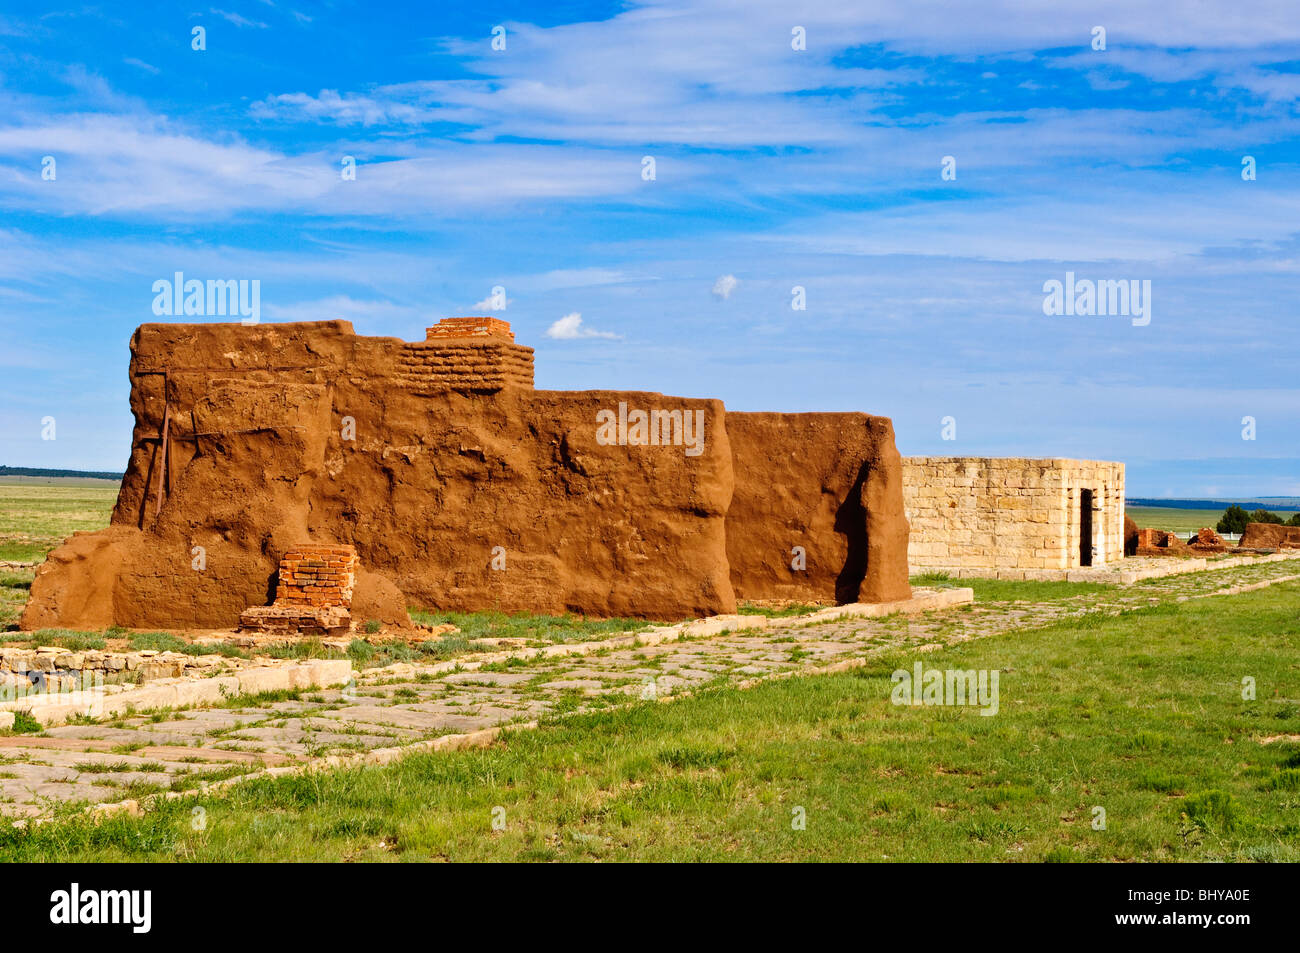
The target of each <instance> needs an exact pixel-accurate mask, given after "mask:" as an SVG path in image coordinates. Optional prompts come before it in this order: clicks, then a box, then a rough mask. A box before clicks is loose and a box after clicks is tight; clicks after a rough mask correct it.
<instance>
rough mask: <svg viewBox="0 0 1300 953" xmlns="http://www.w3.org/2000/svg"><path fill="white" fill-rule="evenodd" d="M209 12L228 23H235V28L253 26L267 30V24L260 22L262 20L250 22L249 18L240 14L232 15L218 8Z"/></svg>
mask: <svg viewBox="0 0 1300 953" xmlns="http://www.w3.org/2000/svg"><path fill="white" fill-rule="evenodd" d="M209 12H210V13H211V14H212V15H213V16H218V17H221V19H223V20H226V21H228V22H230V23H233V24H234V25H235V26H237V27H241V28H242V27H246V26H253V27H257V28H258V29H259V30H265V29H266V24H265V23H263V22H262V21H260V20H250V19H248V17H245V16H241V15H240V14H238V13H230V12H228V11H226V10H218V9H217V8H216V7H213V8H212V9H211V10H210V11H209Z"/></svg>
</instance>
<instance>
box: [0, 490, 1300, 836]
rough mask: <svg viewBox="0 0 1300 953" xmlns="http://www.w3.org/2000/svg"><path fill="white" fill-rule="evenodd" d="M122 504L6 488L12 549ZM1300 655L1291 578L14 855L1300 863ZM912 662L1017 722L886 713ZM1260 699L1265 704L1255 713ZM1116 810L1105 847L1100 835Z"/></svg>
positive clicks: (1, 494) (1067, 592) (1068, 589)
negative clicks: (1251, 695) (978, 686)
mask: <svg viewBox="0 0 1300 953" xmlns="http://www.w3.org/2000/svg"><path fill="white" fill-rule="evenodd" d="M112 497H113V492H112V491H107V490H105V489H103V488H73V487H46V488H33V487H23V486H14V485H4V486H0V532H3V533H5V534H7V536H6V537H5V538H6V539H14V538H22V539H32V538H40V539H41V540H42V541H43V542H42V545H44V541H49V542H50V545H53V544H54V543H57V541H58V540H59V539H62V538H63V536H64V535H66V534H67V533H68V532H70V531H71V530H73V529H93V528H96V527H98V526H103V525H105V524H106V523H107V517H108V511H109V509H110V508H111V504H112ZM1170 512H1177V513H1187V512H1194V511H1170ZM1157 525H1158V524H1157ZM46 548H48V547H46ZM42 552H43V551H42ZM9 558H12V557H9ZM31 576H32V573H31V571H30V570H23V571H18V572H3V573H0V622H11V621H12V620H13V619H15V618H16V616H17V613H18V612H19V611H20V610H21V606H22V602H23V600H24V599H25V598H26V592H27V587H28V586H29V585H30V581H31ZM914 582H915V583H916V584H918V585H940V586H944V585H961V586H967V585H969V586H971V587H973V588H974V589H975V591H976V598H977V600H979V601H980V602H984V603H990V602H1007V601H1016V600H1034V601H1053V600H1057V599H1063V598H1067V597H1069V596H1074V595H1078V594H1080V593H1083V592H1094V591H1099V590H1102V589H1105V588H1108V587H1104V586H1099V585H1087V584H1077V583H1015V582H999V581H994V580H949V579H945V578H941V577H939V576H920V577H916V579H915V580H914ZM752 611H764V612H777V613H779V612H780V610H764V609H757V608H755V609H753V610H752ZM415 615H416V617H417V618H420V619H422V620H424V621H428V622H440V621H454V622H456V623H457V624H458V625H460V626H462V628H463V630H464V631H463V632H462V633H461V634H460V635H459V636H457V638H458V639H459V640H460V642H463V643H464V646H463V647H462V649H458V650H457V651H460V650H463V648H464V647H468V646H470V645H472V644H473V643H472V639H473V638H486V637H491V636H513V637H521V638H525V639H528V640H530V641H531V640H543V641H564V640H571V639H575V638H588V637H600V636H602V635H608V634H610V633H612V632H614V631H615V630H619V631H621V630H623V629H625V628H632V627H635V625H636V624H634V623H630V622H629V620H610V621H608V622H603V623H602V622H597V621H593V620H573V619H565V618H551V617H509V616H500V615H494V614H482V615H457V616H455V617H452V616H443V615H435V614H432V613H430V614H420V613H415ZM14 637H17V634H16V633H15V634H14ZM95 637H96V634H95V633H91V634H83V633H63V634H55V633H45V634H43V635H42V637H41V640H48V641H57V640H59V639H71V640H73V641H74V642H76V640H82V642H85V640H87V639H90V640H92V642H93V639H94V638H95ZM135 638H136V641H139V645H138V646H135V647H155V648H157V647H175V646H173V645H172V643H171V641H169V638H170V637H168V636H165V635H160V634H155V635H153V636H144V635H137V636H136V637H135ZM38 641H40V640H38ZM92 642H85V644H86V645H90V644H92ZM146 643H147V644H146ZM42 644H44V641H43V642H42ZM77 644H81V642H77ZM133 644H134V643H133ZM1298 647H1300V585H1297V584H1296V583H1288V584H1283V585H1278V586H1274V587H1271V588H1269V589H1265V590H1261V591H1257V592H1250V593H1245V594H1242V595H1238V596H1233V597H1220V598H1215V599H1211V600H1197V601H1189V602H1186V603H1181V604H1167V605H1162V606H1159V607H1153V608H1151V609H1146V610H1142V611H1139V612H1134V613H1129V614H1126V615H1122V616H1117V617H1115V616H1104V615H1096V616H1089V617H1088V618H1087V619H1086V620H1085V621H1084V622H1082V623H1081V622H1079V621H1072V622H1071V623H1069V624H1061V625H1057V626H1054V627H1051V628H1047V629H1038V630H1035V631H1033V632H1032V633H1024V632H1020V633H1016V632H1010V633H1006V634H1002V635H997V636H991V637H988V638H984V639H979V640H976V641H972V642H967V643H963V644H960V645H957V646H955V647H949V648H944V649H940V650H938V651H933V652H928V653H925V654H924V655H923V656H921V655H915V654H913V655H903V654H900V655H896V656H893V657H886V658H880V659H877V660H874V661H873V663H872V664H871V667H870V668H866V669H862V670H859V671H856V672H853V673H849V674H838V675H825V676H815V677H807V678H794V679H788V680H784V681H775V682H769V683H766V684H763V685H760V686H758V687H756V688H753V689H750V690H748V691H739V690H736V689H716V690H708V691H704V692H702V693H700V694H698V695H696V696H694V697H689V698H685V699H683V700H680V701H676V702H674V703H672V704H655V703H641V704H637V705H634V706H632V707H630V708H624V709H616V710H610V711H605V712H601V713H598V714H584V715H578V716H574V717H570V718H553V719H551V720H549V721H547V722H544V723H543V726H542V727H541V728H540V729H539V730H537V731H532V732H520V733H517V734H512V735H509V736H507V737H506V739H505V740H503V741H501V742H499V743H498V744H496V745H494V746H493V747H491V748H489V749H485V750H474V751H463V752H453V753H440V754H436V755H413V756H411V757H409V758H406V759H403V760H401V761H399V762H397V763H394V764H392V765H389V766H386V767H371V768H358V769H348V770H336V771H332V772H324V773H317V774H311V775H305V776H298V777H284V778H277V779H266V780H257V781H252V782H249V783H247V784H243V785H238V786H235V787H234V788H231V789H229V790H228V791H227V792H225V793H223V794H220V795H216V794H211V795H197V794H196V795H193V796H187V797H186V798H183V799H180V800H175V801H162V802H159V803H158V804H157V805H156V807H155V808H154V809H151V810H150V811H149V812H148V813H147V814H146V815H145V816H144V817H142V818H138V819H132V818H126V817H115V818H110V819H103V820H100V821H98V822H93V821H91V820H89V819H87V818H85V817H74V818H71V819H65V820H61V821H58V822H56V823H52V824H45V825H34V826H31V827H29V828H13V827H10V826H8V825H0V860H10V861H49V860H63V861H70V860H79V861H111V860H127V861H137V860H147V861H154V860H156V861H169V860H205V861H280V860H323V861H348V860H448V859H450V860H531V861H549V860H663V861H668V860H925V861H943V860H963V861H965V860H972V861H1020V860H1031V861H1033V860H1055V861H1068V860H1094V861H1111V860H1117V861H1126V860H1143V861H1164V860H1170V861H1215V860H1224V861H1233V860H1277V861H1296V860H1300V820H1298V818H1300V675H1298V673H1297V665H1296V661H1295V659H1296V657H1297V648H1298ZM367 651H374V650H373V649H370V648H369V647H367ZM405 651H409V652H415V653H418V652H419V651H420V650H418V649H406V650H405ZM425 654H427V653H425ZM435 654H437V653H435ZM452 654H455V653H452ZM917 659H923V660H924V664H925V665H926V666H927V668H941V669H943V668H955V669H976V670H979V669H996V670H997V671H998V672H999V673H1000V698H999V711H998V714H997V715H995V716H993V717H982V716H981V715H980V714H979V709H978V708H974V707H971V708H956V707H899V706H895V705H893V704H891V703H890V698H889V696H890V689H891V682H890V677H889V676H890V673H891V672H892V671H893V670H894V669H895V668H904V669H907V668H910V666H911V665H912V663H913V662H915V661H916V660H917ZM374 661H375V659H358V662H359V663H360V664H373V663H374ZM1245 677H1250V678H1253V679H1254V680H1255V682H1256V684H1257V686H1258V687H1257V692H1258V697H1257V699H1256V700H1246V699H1244V698H1243V697H1242V679H1243V678H1245ZM1265 739H1274V740H1273V741H1272V743H1269V744H1263V743H1262V742H1263V741H1264V740H1265ZM196 807H202V808H203V809H204V812H205V819H206V826H205V828H204V829H203V830H197V831H196V830H194V825H193V817H194V814H193V811H194V809H195V808H196ZM1097 808H1102V809H1104V811H1105V819H1106V825H1105V829H1104V830H1097V829H1094V827H1093V821H1094V817H1095V816H1096V809H1097ZM801 817H802V818H803V819H804V820H805V821H806V823H805V824H804V826H803V829H798V828H799V825H798V824H797V823H796V822H797V821H798V819H799V818H801ZM494 818H495V819H496V820H497V821H498V822H499V823H498V825H497V827H494V826H493V822H494ZM502 824H503V826H502ZM498 828H499V829H498Z"/></svg>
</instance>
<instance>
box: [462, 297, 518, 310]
mask: <svg viewBox="0 0 1300 953" xmlns="http://www.w3.org/2000/svg"><path fill="white" fill-rule="evenodd" d="M511 300H513V299H511V298H505V299H504V300H503V301H502V302H501V307H500V308H498V307H497V303H496V300H495V299H494V297H493V296H492V295H488V296H487V297H486V298H484V299H483V300H482V301H475V302H474V303H473V304H472V305H470V309H471V310H473V311H474V312H476V313H477V312H479V311H504V310H506V308H508V307H510V302H511Z"/></svg>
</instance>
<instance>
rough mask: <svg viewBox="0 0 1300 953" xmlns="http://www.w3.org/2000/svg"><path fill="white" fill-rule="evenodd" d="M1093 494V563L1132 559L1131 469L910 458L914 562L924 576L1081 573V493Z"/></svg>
mask: <svg viewBox="0 0 1300 953" xmlns="http://www.w3.org/2000/svg"><path fill="white" fill-rule="evenodd" d="M1085 489H1090V490H1092V491H1093V494H1094V497H1093V515H1092V519H1093V549H1094V554H1093V559H1092V565H1094V566H1100V565H1104V564H1105V563H1109V562H1114V561H1116V560H1119V559H1122V558H1123V556H1124V465H1123V464H1122V463H1112V462H1108V461H1099V460H1066V459H1027V458H1022V457H904V458H903V497H904V501H905V504H906V509H907V516H908V521H909V522H910V524H911V538H910V542H909V545H908V560H909V562H910V563H911V567H912V569H913V571H916V570H925V569H985V568H993V569H1031V570H1032V569H1072V568H1075V567H1078V566H1080V565H1081V518H1082V517H1081V500H1082V496H1081V493H1082V491H1083V490H1085Z"/></svg>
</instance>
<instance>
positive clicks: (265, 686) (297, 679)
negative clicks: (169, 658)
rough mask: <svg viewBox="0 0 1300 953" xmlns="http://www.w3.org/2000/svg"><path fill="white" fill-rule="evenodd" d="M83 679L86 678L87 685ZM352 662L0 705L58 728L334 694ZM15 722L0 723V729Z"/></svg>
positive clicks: (48, 694)
mask: <svg viewBox="0 0 1300 953" xmlns="http://www.w3.org/2000/svg"><path fill="white" fill-rule="evenodd" d="M84 675H85V673H83V679H84ZM352 677H353V675H352V662H351V661H350V660H348V659H313V660H311V661H307V662H284V663H268V664H259V665H254V666H250V667H249V668H245V669H243V670H241V671H237V672H234V673H233V674H229V675H222V674H218V675H215V676H213V677H210V678H162V679H158V680H157V681H155V682H151V683H150V684H148V685H140V686H134V685H107V684H98V683H92V684H90V685H89V686H87V684H86V682H85V681H84V680H83V681H82V684H81V685H79V686H77V687H75V688H74V689H73V690H70V691H54V690H52V689H51V687H50V686H49V685H46V686H44V690H42V691H39V692H34V693H30V694H26V695H20V696H19V697H14V698H2V699H0V713H4V712H16V711H22V712H27V713H29V714H30V715H31V716H32V717H33V718H35V719H36V720H37V721H38V722H40V723H41V724H42V725H58V724H62V723H63V722H65V721H67V720H69V719H71V718H77V717H93V718H100V717H104V716H107V715H115V714H120V713H123V712H128V711H137V712H139V711H151V710H156V709H161V708H185V707H188V706H204V705H213V704H218V703H220V702H222V701H224V700H226V699H228V698H233V697H236V696H238V695H255V694H259V693H262V692H273V691H286V690H291V689H310V688H330V687H332V686H337V685H346V684H347V683H348V682H349V681H350V680H351V679H352ZM5 721H8V722H9V726H10V727H12V720H11V719H3V720H2V721H0V728H3V727H5V725H4V722H5Z"/></svg>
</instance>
